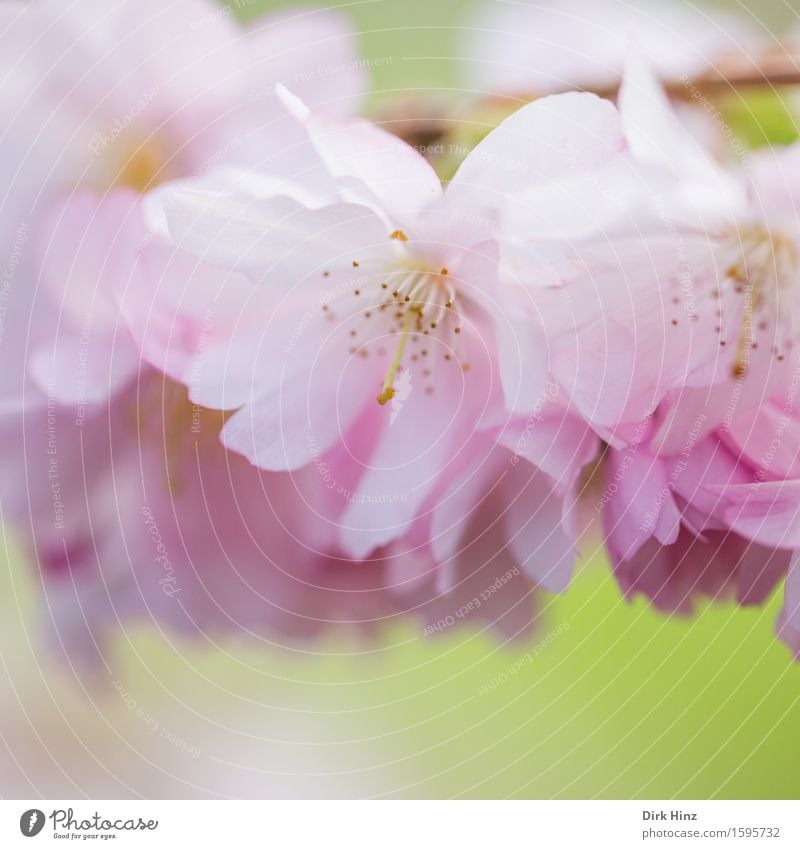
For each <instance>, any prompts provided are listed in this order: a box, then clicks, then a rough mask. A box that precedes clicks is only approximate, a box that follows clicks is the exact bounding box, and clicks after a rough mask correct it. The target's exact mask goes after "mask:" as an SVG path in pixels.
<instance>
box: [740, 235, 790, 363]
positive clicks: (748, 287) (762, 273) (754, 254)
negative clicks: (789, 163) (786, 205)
mask: <svg viewBox="0 0 800 849" xmlns="http://www.w3.org/2000/svg"><path fill="white" fill-rule="evenodd" d="M731 249H732V250H733V251H734V252H735V258H734V261H733V262H732V263H731V265H730V266H729V267H728V268H727V269H726V271H725V278H726V280H727V281H729V282H730V283H731V284H732V285H733V286H734V289H735V291H736V293H737V294H740V295H742V296H743V298H744V304H743V308H742V315H741V325H740V329H739V336H738V341H737V348H736V358H735V361H734V365H733V376H734V377H736V378H740V377H744V375H745V374H746V373H747V368H748V360H749V357H750V351H751V350H754V349H756V348H757V347H758V344H759V339H760V337H761V336H762V334H765V333H766V332H767V331H769V330H770V329H772V331H773V333H772V338H771V339H767V340H765V341H768V342H769V343H770V344H771V345H772V353H773V355H774V356H775V358H776V359H777V360H778V361H783V359H784V358H785V355H786V353H788V352H790V351H791V350H792V348H793V346H794V343H795V342H796V338H795V335H796V334H795V331H794V329H793V318H792V312H793V310H792V309H791V306H792V305H791V304H787V298H792V297H794V300H795V301H796V299H797V297H796V296H797V276H798V271H800V262H799V261H798V252H797V245H796V243H795V240H794V239H793V238H791V236H789V235H786V234H782V233H771V232H770V231H768V230H766V229H765V228H763V227H752V228H746V229H742V230H740V231H738V232H737V233H736V234H735V236H734V237H733V241H732V242H731Z"/></svg>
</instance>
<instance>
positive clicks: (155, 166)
mask: <svg viewBox="0 0 800 849" xmlns="http://www.w3.org/2000/svg"><path fill="white" fill-rule="evenodd" d="M168 161H169V154H168V151H167V150H166V149H165V148H164V147H163V146H162V145H161V144H160V143H159V141H158V140H157V139H149V140H147V141H144V142H142V143H141V144H138V145H135V146H132V147H130V148H127V149H126V152H124V153H123V154H122V158H121V160H119V159H118V160H117V166H118V170H117V172H116V174H115V175H114V183H113V185H114V186H127V187H128V188H130V189H133V190H134V191H135V192H138V193H139V194H144V193H145V192H146V191H149V190H150V189H153V188H155V187H156V186H157V185H158V184H159V183H163V182H164V181H165V180H167V179H168V178H169V177H170V176H176V175H172V174H170V169H169V167H168Z"/></svg>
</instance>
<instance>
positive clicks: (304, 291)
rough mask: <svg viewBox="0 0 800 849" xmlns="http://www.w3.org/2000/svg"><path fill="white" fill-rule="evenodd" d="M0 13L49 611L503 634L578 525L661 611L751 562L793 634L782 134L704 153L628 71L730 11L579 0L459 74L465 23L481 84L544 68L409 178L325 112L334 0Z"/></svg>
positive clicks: (681, 60) (177, 625) (49, 4)
mask: <svg viewBox="0 0 800 849" xmlns="http://www.w3.org/2000/svg"><path fill="white" fill-rule="evenodd" d="M598 5H602V4H591V8H592V9H596V8H597V7H598ZM520 8H521V9H523V10H525V11H524V13H522V12H518V13H517V14H519V15H522V17H521V18H519V19H514V20H511V21H495V22H494V23H489V22H484V23H483V24H482V25H481V27H482V29H481V28H479V27H476V28H475V31H478V35H480V31H482V32H484V33H485V32H491V33H495V34H498V33H499V34H502V33H503V31H504V28H505V29H507V30H508V32H514V33H516V35H517V37H518V38H523V40H524V33H526V32H529V33H534V32H539V33H541V32H542V31H544V30H543V24H544V23H545V22H544V21H538V22H537V21H536V20H528V15H529V12H530V13H531V14H533V12H532V10H531V8H530V7H525V6H522V7H520ZM504 14H505V13H504ZM0 17H1V18H2V19H1V20H0V33H1V34H0V44H2V50H0V63H2V66H3V73H2V82H0V99H2V105H3V111H4V114H5V116H6V121H5V122H4V128H3V131H2V135H1V136H0V150H1V151H2V154H3V155H2V162H3V163H4V167H5V169H6V170H5V177H6V179H5V181H4V188H3V190H2V191H3V193H4V195H3V202H2V213H1V214H2V216H3V226H2V228H0V240H1V241H2V252H3V255H4V257H5V258H6V259H5V265H6V271H5V275H4V280H3V286H2V290H0V306H1V308H2V313H1V315H2V321H1V322H0V350H1V351H2V354H3V364H4V368H3V372H2V393H3V398H2V410H3V413H2V424H1V425H0V427H2V433H3V435H4V437H5V438H4V440H3V442H2V446H3V451H4V457H3V463H4V466H3V476H2V487H0V498H2V508H3V518H4V521H5V522H6V523H7V526H8V527H12V528H14V529H15V530H16V531H17V533H18V534H19V536H20V537H21V538H23V540H24V541H25V544H26V546H27V550H28V551H29V553H30V556H31V558H32V559H33V560H34V561H35V563H36V564H37V565H38V568H39V571H40V574H41V576H42V586H43V588H44V604H43V609H44V610H46V617H45V618H46V620H47V621H48V623H49V624H50V627H51V628H52V629H53V631H54V632H55V634H56V635H57V640H58V643H59V644H60V645H61V646H62V647H63V648H64V649H65V650H67V651H69V652H71V653H74V656H76V657H81V658H83V659H85V660H91V657H92V655H95V654H97V653H98V652H101V653H102V651H103V645H104V641H105V639H107V637H108V636H109V634H111V633H113V632H114V631H115V630H119V629H124V628H125V627H127V626H128V624H129V623H130V622H133V621H137V620H140V621H145V620H146V621H150V622H152V623H155V624H156V626H157V627H159V628H164V629H168V630H170V631H176V630H177V631H179V632H182V633H185V634H189V635H193V636H194V637H195V638H198V639H204V640H214V639H216V638H217V637H218V636H224V635H226V634H230V633H237V634H240V633H244V634H249V635H251V636H254V637H257V638H259V639H268V640H270V641H272V642H276V643H279V644H282V643H284V642H285V641H288V640H296V639H299V638H308V637H313V636H315V635H317V634H319V633H321V632H323V631H325V630H328V629H331V628H342V627H351V628H355V629H358V630H360V631H364V632H366V633H373V632H375V631H377V630H378V629H380V628H381V626H385V625H386V624H387V623H389V622H391V621H395V620H396V619H413V620H417V621H418V622H419V623H420V630H421V631H422V632H424V633H428V634H432V633H434V632H438V631H442V630H445V629H446V627H447V623H452V624H454V625H455V624H461V623H463V622H469V623H471V625H472V627H473V628H491V629H492V630H493V631H494V632H495V633H496V634H497V635H498V638H500V639H508V638H512V637H520V636H524V635H526V634H528V633H529V632H530V631H531V629H532V628H533V627H534V625H535V622H536V611H537V609H538V608H537V605H540V604H541V602H540V601H539V599H540V597H541V594H542V591H549V592H561V591H563V590H565V589H566V588H567V586H568V585H569V583H570V580H571V577H572V574H573V569H574V566H575V562H576V560H577V558H579V557H580V556H581V554H582V553H585V552H586V551H587V549H591V548H592V547H593V546H595V545H597V540H598V539H600V540H601V541H602V545H603V546H604V548H605V550H606V552H607V554H608V560H609V562H610V564H611V568H612V569H613V572H614V575H615V576H616V579H617V581H618V582H619V585H620V587H621V589H622V591H623V592H624V593H625V594H626V595H633V594H643V595H644V596H645V597H646V598H647V599H649V600H650V602H652V604H653V605H655V606H656V607H658V608H660V609H662V610H664V611H668V612H689V611H691V610H692V609H693V605H694V604H695V602H696V600H697V599H698V597H707V598H710V599H719V598H721V597H729V596H733V597H734V598H735V599H736V601H737V602H738V603H740V604H760V603H763V602H764V601H765V600H766V599H767V598H768V597H769V596H770V594H771V593H772V591H773V590H774V589H775V588H776V587H777V586H778V585H779V583H780V582H781V580H782V579H783V578H784V576H786V575H788V579H787V581H786V589H785V604H784V608H783V613H782V614H781V618H780V621H779V626H778V628H779V633H780V635H781V637H782V638H783V639H784V641H785V642H786V643H787V644H788V645H789V646H790V648H791V649H792V650H793V651H794V652H795V653H798V654H800V564H798V561H797V550H798V548H800V515H799V514H800V398H798V392H800V333H799V332H798V326H797V322H798V321H799V320H800V319H798V316H800V303H798V300H800V229H799V228H798V215H797V207H796V196H797V197H798V198H800V148H799V147H789V148H786V149H779V148H766V149H763V150H760V151H757V152H754V153H753V154H751V155H748V156H747V157H746V158H742V159H738V160H737V159H735V158H734V160H733V161H729V160H728V159H726V158H725V157H724V156H723V155H721V147H724V145H721V144H720V132H719V131H720V127H719V126H718V125H717V124H716V123H715V122H714V121H713V116H710V112H709V111H708V110H704V109H703V108H702V106H698V103H697V101H696V99H695V100H694V102H693V101H692V98H691V97H690V98H689V105H688V106H687V105H686V104H683V105H675V104H674V103H672V102H671V100H670V99H669V97H668V96H667V95H666V93H665V91H664V88H663V84H662V83H663V80H664V79H673V80H674V79H680V77H681V75H684V78H686V76H685V75H686V74H687V73H694V72H695V71H696V70H697V67H696V66H697V62H698V56H705V57H706V59H708V57H710V56H712V55H713V54H714V51H722V50H724V49H725V50H727V49H729V48H730V47H731V44H733V45H734V46H736V45H738V46H739V47H740V48H741V47H742V45H744V44H746V43H747V39H748V37H749V36H748V34H747V33H741V34H740V33H739V32H738V31H737V30H736V27H735V26H733V25H731V26H729V27H726V28H725V33H726V35H725V37H724V38H723V37H722V36H720V35H719V33H718V32H716V31H715V32H714V33H710V32H709V30H707V29H703V27H701V26H696V27H693V28H691V29H690V30H688V31H690V32H691V33H692V37H693V38H694V39H696V43H690V42H686V41H685V40H684V42H683V49H678V47H677V46H676V44H675V43H674V39H673V44H672V47H671V48H670V47H669V44H667V45H666V46H665V42H664V40H663V39H662V38H660V37H659V33H658V32H651V31H650V30H648V28H647V27H644V30H643V31H642V32H641V38H639V39H638V40H636V39H631V40H627V39H621V38H620V39H617V40H615V41H613V42H604V43H605V44H606V46H607V48H608V55H604V56H600V54H598V53H593V54H590V52H589V51H588V49H584V48H582V47H581V43H582V42H581V38H583V37H584V31H583V29H579V30H578V31H577V34H575V38H577V39H578V41H577V42H576V44H575V45H573V47H572V49H571V51H570V50H567V49H560V50H556V47H555V46H554V45H555V44H556V41H557V40H556V39H555V37H554V36H552V35H551V36H550V37H549V49H548V50H545V51H544V53H543V55H541V56H540V64H539V66H537V67H532V65H531V63H530V61H528V59H529V58H530V55H529V54H528V53H525V56H526V57H528V58H527V59H526V61H525V62H522V61H520V62H519V63H515V62H513V61H511V60H510V59H509V61H508V64H507V65H506V66H505V67H506V68H507V69H509V68H513V69H514V70H515V74H514V75H512V78H511V79H500V78H498V79H492V80H491V82H487V79H488V77H487V76H486V75H484V76H483V77H481V76H480V75H481V68H482V67H485V66H486V65H487V64H489V65H491V67H493V68H494V69H495V70H496V69H497V68H498V67H500V64H499V62H498V54H501V53H502V50H503V49H506V48H504V47H503V45H505V44H506V41H505V40H504V39H501V40H500V42H501V43H500V45H499V46H498V47H497V51H498V54H496V55H495V58H494V62H493V63H492V59H491V57H487V56H485V55H478V54H479V53H481V51H483V53H485V51H486V50H487V49H490V48H491V45H492V40H491V39H490V38H485V37H484V38H483V39H480V50H479V49H478V47H477V46H475V47H474V50H475V54H474V55H475V62H474V67H475V69H476V75H477V77H478V78H480V79H483V85H484V87H486V86H487V85H492V86H494V90H498V89H499V90H505V91H509V92H510V91H520V90H522V89H525V88H528V89H529V90H531V91H532V92H533V93H539V94H541V95H543V96H539V97H536V98H534V99H532V100H531V102H529V103H526V104H525V105H522V106H521V107H520V108H518V109H517V110H516V111H514V112H513V113H512V114H511V115H509V116H508V117H506V118H505V119H504V120H503V121H502V122H501V123H499V125H497V126H495V127H493V128H491V129H490V130H489V131H488V132H487V133H486V134H485V137H484V138H483V139H482V140H481V141H480V142H479V143H478V144H477V145H476V146H475V147H474V148H473V149H472V150H470V151H469V152H468V153H467V155H466V156H464V157H463V161H462V162H461V163H460V166H459V167H458V170H457V171H456V173H455V174H454V175H453V176H452V178H451V179H449V180H448V181H447V182H446V183H443V182H442V180H441V179H440V177H439V176H438V175H437V173H436V172H435V170H434V168H433V167H432V165H431V164H430V162H429V161H428V160H427V159H426V158H425V156H423V155H422V153H421V152H420V150H419V149H417V148H415V147H413V146H412V145H410V144H408V143H407V142H406V141H403V140H401V139H400V138H399V137H398V136H397V135H395V134H393V132H392V130H393V129H398V128H397V127H393V125H392V122H385V124H384V125H382V126H381V125H378V124H376V123H372V122H370V121H368V120H366V119H364V118H361V117H358V115H359V113H360V112H361V111H362V110H363V104H364V98H363V95H364V93H365V91H366V86H367V74H368V71H369V67H370V66H369V63H367V62H366V61H364V60H362V59H360V58H359V56H358V54H357V51H356V38H355V35H354V32H353V30H352V28H351V25H350V24H349V23H348V22H347V20H346V19H345V18H344V17H343V16H342V15H340V14H339V13H335V12H332V11H321V10H313V9H308V8H302V9H298V10H295V11H294V12H289V13H283V14H281V15H271V16H267V17H264V18H257V19H256V20H255V21H254V22H252V23H251V24H250V25H249V27H247V28H245V27H243V26H240V25H239V24H238V23H237V22H236V21H235V20H234V18H233V17H232V16H231V15H230V14H221V13H220V9H219V8H218V7H217V6H216V5H215V4H212V3H210V2H208V0H181V2H176V3H172V4H163V3H160V2H156V1H155V0H138V1H137V2H135V3H134V2H133V0H112V2H103V3H101V2H100V0H74V2H71V3H70V4H68V5H67V6H66V7H65V6H64V5H63V4H61V3H57V2H55V0H40V2H38V3H36V4H30V5H28V4H25V3H21V2H20V3H17V2H6V3H5V4H4V5H3V7H2V11H1V12H0ZM534 17H535V16H534ZM548 20H549V19H548ZM584 23H585V29H586V34H585V37H586V39H587V41H588V40H589V39H590V34H589V31H590V30H591V27H592V26H594V27H597V26H600V24H599V23H598V22H597V21H594V23H592V19H591V17H586V19H585V21H584ZM540 24H541V25H542V26H540ZM640 24H641V22H640ZM547 26H550V27H551V28H552V27H553V26H555V24H554V23H553V21H552V20H549V23H547ZM648 26H649V27H650V29H653V28H655V27H656V24H655V23H654V22H653V20H652V19H648ZM660 26H661V27H662V28H663V29H664V30H665V31H671V32H672V33H673V35H674V29H672V30H671V29H670V24H668V23H662V24H660ZM537 27H538V29H537ZM479 30H480V31H479ZM721 31H722V30H720V32H721ZM715 34H716V37H712V36H714V35H715ZM531 37H532V38H533V37H534V36H533V35H532V36H531ZM723 42H725V43H723ZM522 49H523V48H522V46H520V50H521V51H522ZM659 51H661V52H659ZM571 55H572V56H573V58H574V57H575V56H578V57H579V58H580V57H584V58H585V57H586V56H588V55H592V56H593V59H592V61H591V62H587V61H584V62H579V61H577V60H576V61H573V62H570V56H571ZM320 69H327V71H326V72H325V73H322V72H321V71H320ZM487 73H488V72H487ZM619 80H621V85H620V87H619V91H618V94H617V96H616V97H615V99H613V100H612V99H605V98H602V97H600V96H598V95H596V94H593V93H588V92H586V91H578V90H572V91H568V92H565V93H554V94H551V93H549V92H550V91H561V90H563V89H564V88H573V89H578V88H591V87H593V85H594V87H596V88H598V89H602V87H603V86H605V85H607V84H608V83H609V81H611V82H614V84H616V81H619ZM595 84H596V85H595ZM399 123H402V122H399ZM442 623H445V625H442Z"/></svg>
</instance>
